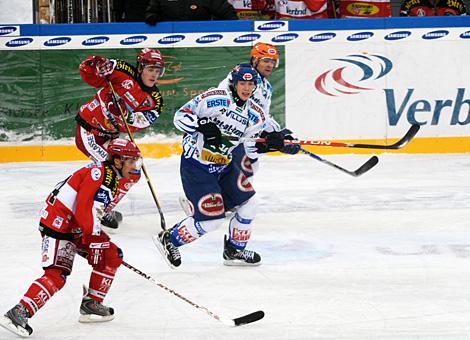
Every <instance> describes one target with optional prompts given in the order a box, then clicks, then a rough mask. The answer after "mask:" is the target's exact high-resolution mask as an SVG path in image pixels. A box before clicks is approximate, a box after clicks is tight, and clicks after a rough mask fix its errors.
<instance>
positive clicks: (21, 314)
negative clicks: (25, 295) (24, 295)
mask: <svg viewBox="0 0 470 340" xmlns="http://www.w3.org/2000/svg"><path fill="white" fill-rule="evenodd" d="M28 318H29V312H28V310H27V309H26V307H25V306H23V305H22V304H21V303H19V304H17V305H16V306H15V307H13V308H12V309H10V310H9V311H8V312H6V314H5V315H4V316H2V317H1V318H0V326H2V327H3V328H5V329H7V330H9V331H10V332H12V333H15V334H16V335H19V336H21V337H23V338H27V337H29V336H30V335H31V333H33V329H32V328H31V327H30V326H29V325H28Z"/></svg>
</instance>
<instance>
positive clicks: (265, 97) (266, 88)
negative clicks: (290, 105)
mask: <svg viewBox="0 0 470 340" xmlns="http://www.w3.org/2000/svg"><path fill="white" fill-rule="evenodd" d="M230 77H231V76H230V73H229V74H228V75H227V77H225V79H224V80H222V81H221V82H220V83H219V86H218V87H219V88H222V89H228V88H229V80H230ZM256 84H257V85H256V89H255V91H254V92H253V94H252V95H251V99H252V100H253V101H254V102H255V103H256V104H258V105H259V106H261V108H262V109H263V111H264V113H265V114H266V128H265V131H266V132H273V131H280V130H281V126H280V125H279V123H278V122H276V120H275V119H274V117H273V116H271V114H270V113H269V112H270V108H271V97H272V96H273V88H272V86H271V83H270V82H269V81H268V79H266V78H264V77H261V75H260V74H259V73H258V76H257V77H256Z"/></svg>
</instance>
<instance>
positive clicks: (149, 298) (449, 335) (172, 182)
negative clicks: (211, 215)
mask: <svg viewBox="0 0 470 340" xmlns="http://www.w3.org/2000/svg"><path fill="white" fill-rule="evenodd" d="M325 158H327V159H329V160H331V161H334V162H337V163H338V164H341V165H342V166H345V167H348V168H351V169H353V168H356V167H357V166H359V165H360V164H361V163H362V162H364V161H365V160H366V159H367V158H368V156H366V155H342V156H340V155H338V156H325ZM379 159H380V162H379V164H378V165H377V166H376V168H374V169H372V170H371V171H370V172H369V173H366V174H365V175H363V176H362V177H359V178H353V177H350V176H348V175H346V174H343V173H342V172H339V171H337V170H335V169H332V168H330V167H327V166H325V165H324V164H322V163H320V162H318V161H316V160H314V159H311V158H309V157H307V156H304V155H297V156H283V157H265V158H263V160H262V164H261V169H260V171H259V173H258V175H257V178H256V180H255V188H256V189H257V191H258V197H259V199H260V209H259V215H258V218H257V219H256V221H255V222H256V223H255V227H254V231H253V233H252V239H251V241H250V243H249V248H250V249H254V250H256V251H258V252H259V253H260V254H261V256H262V260H263V264H262V265H261V266H260V267H254V268H233V267H225V266H223V265H222V243H223V242H222V240H223V234H224V232H225V231H226V227H224V228H223V229H220V230H218V231H216V232H214V233H212V234H208V235H205V236H204V237H203V238H202V239H200V240H198V241H196V242H195V243H193V244H190V245H187V246H185V247H183V248H180V249H181V252H182V257H183V264H182V266H181V267H180V268H178V269H177V270H171V269H169V268H168V267H167V265H166V264H165V263H164V261H163V260H162V258H161V257H160V255H159V253H157V250H156V248H155V247H154V245H153V243H152V240H151V235H152V234H153V233H155V232H157V231H158V230H159V228H160V227H159V226H160V221H159V218H158V214H157V210H156V208H155V205H154V202H153V200H152V197H151V195H150V192H149V189H148V187H147V184H146V182H145V180H144V179H142V180H141V181H140V182H139V183H138V184H137V185H136V186H135V187H134V188H132V190H131V192H130V193H129V195H128V197H127V198H126V199H125V200H123V201H122V202H121V203H120V206H119V208H120V209H119V210H121V211H122V212H123V213H124V218H125V219H124V222H123V224H122V227H121V228H120V229H118V231H117V232H115V233H114V234H112V239H113V241H114V242H115V243H117V244H118V245H119V246H120V247H121V248H122V249H123V250H124V257H125V260H126V261H127V262H129V263H130V264H132V265H134V266H135V267H137V268H139V269H141V270H142V271H144V272H145V273H147V274H149V275H151V276H153V277H155V278H156V279H157V280H159V281H161V282H163V283H164V284H166V285H168V286H169V287H171V288H173V289H174V290H176V291H178V292H179V293H181V294H182V295H184V296H186V297H188V298H189V299H190V300H192V301H194V302H196V303H198V304H200V305H203V306H205V307H207V308H208V309H210V310H211V311H213V312H215V313H216V314H219V315H221V316H223V317H228V318H235V317H238V316H241V315H243V314H247V313H250V312H254V311H256V310H259V309H261V310H263V311H264V312H265V313H266V316H265V318H264V319H262V320H260V321H258V322H256V323H253V324H250V325H245V326H241V327H237V328H230V327H227V326H224V325H223V324H221V323H219V322H217V321H216V320H214V319H212V318H211V317H209V316H207V315H206V314H205V313H203V312H201V311H200V310H197V309H195V308H194V307H192V306H190V305H189V304H187V303H185V302H183V301H181V300H179V299H178V298H176V297H175V296H173V295H171V294H169V293H167V292H165V291H164V290H162V289H161V288H159V287H158V286H156V285H154V284H152V283H151V282H149V281H147V280H145V279H144V278H142V277H140V276H138V275H136V274H135V273H133V272H132V271H130V270H128V269H127V268H124V267H123V268H121V269H120V270H119V271H118V274H117V276H116V280H115V282H114V285H113V287H112V289H111V291H110V294H109V296H108V298H107V299H106V301H105V302H106V303H107V304H109V305H111V306H113V307H114V308H115V310H116V318H115V320H113V321H111V322H109V323H103V324H79V323H78V322H77V319H78V309H79V304H80V301H81V286H82V284H83V283H87V282H88V275H89V272H90V268H89V267H88V265H87V264H86V262H85V261H84V260H83V259H81V258H76V261H75V266H74V271H73V273H72V275H71V276H70V277H69V279H68V282H67V284H66V286H65V287H64V288H63V289H62V290H61V291H60V292H59V293H57V294H56V295H55V296H54V297H53V299H52V300H51V301H49V303H48V304H47V305H46V306H45V307H44V308H43V309H42V310H40V311H39V312H38V314H36V315H35V316H34V318H32V319H31V320H30V325H31V326H32V327H33V329H34V333H33V335H32V337H33V338H34V339H38V340H39V339H48V340H51V339H61V340H72V339H73V340H78V339H86V340H95V339H113V340H121V339H149V340H150V339H151V340H169V339H175V340H176V339H178V340H181V339H184V340H192V339H201V340H207V339H224V340H245V339H269V340H274V339H296V340H297V339H314V340H320V339H339V340H377V339H384V340H431V339H445V340H451V339H452V340H457V339H459V340H461V339H470V336H469V335H470V154H460V155H393V154H387V155H380V156H379ZM83 164H85V163H82V162H67V163H18V164H0V182H1V189H0V192H1V201H0V220H1V222H0V263H1V267H0V268H1V274H0V312H2V313H3V312H5V311H6V310H8V309H9V308H11V307H12V306H13V305H15V304H16V303H17V302H18V301H19V299H20V298H21V296H22V294H23V293H24V292H25V291H26V289H27V288H28V287H29V284H30V283H31V282H32V281H33V280H34V279H36V278H37V277H39V276H40V275H41V273H42V270H41V267H40V235H39V232H38V231H37V224H38V212H39V209H40V208H41V206H42V202H43V200H44V199H45V197H46V196H47V194H48V193H49V192H50V191H51V190H52V188H53V186H54V185H55V184H56V183H57V182H58V181H60V180H62V179H64V178H65V177H67V176H68V174H69V173H71V172H72V171H74V170H75V169H77V168H79V167H80V166H82V165H83ZM178 164H179V158H177V157H173V158H170V159H160V160H146V165H147V170H148V171H149V173H150V175H151V179H152V182H153V185H154V187H155V189H156V192H157V195H158V198H159V200H160V203H161V205H162V207H163V210H164V212H165V218H166V220H167V225H168V226H169V227H171V226H172V225H173V224H174V223H175V222H177V221H179V220H180V218H181V217H182V216H183V213H182V211H180V208H179V206H178V196H179V195H180V193H181V192H182V190H181V184H180V180H179V172H178ZM13 338H15V336H14V335H11V334H10V333H8V332H6V331H5V330H4V329H0V339H13Z"/></svg>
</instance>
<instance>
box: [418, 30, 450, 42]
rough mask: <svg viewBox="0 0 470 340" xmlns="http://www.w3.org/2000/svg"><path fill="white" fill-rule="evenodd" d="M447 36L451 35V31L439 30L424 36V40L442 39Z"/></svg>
mask: <svg viewBox="0 0 470 340" xmlns="http://www.w3.org/2000/svg"><path fill="white" fill-rule="evenodd" d="M447 34H449V31H446V30H438V31H432V32H428V33H426V34H423V36H422V38H423V39H426V40H433V39H440V38H442V37H445V36H446V35H447Z"/></svg>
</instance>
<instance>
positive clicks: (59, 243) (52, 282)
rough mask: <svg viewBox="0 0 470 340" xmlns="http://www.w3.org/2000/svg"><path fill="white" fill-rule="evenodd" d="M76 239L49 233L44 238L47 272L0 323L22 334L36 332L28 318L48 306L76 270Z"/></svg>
mask: <svg viewBox="0 0 470 340" xmlns="http://www.w3.org/2000/svg"><path fill="white" fill-rule="evenodd" d="M76 249H77V247H76V245H75V243H74V242H73V241H68V240H58V239H55V238H52V237H49V236H44V237H43V239H42V267H43V269H44V275H43V276H41V277H40V278H38V279H36V280H35V281H34V282H33V283H32V284H31V286H30V287H29V288H28V290H27V292H26V293H25V294H24V296H23V298H22V299H21V300H20V302H19V303H18V304H17V305H16V306H14V307H13V308H12V309H10V310H9V311H8V312H7V313H6V314H5V315H4V316H3V319H2V320H1V322H0V325H2V326H3V327H5V328H6V329H8V330H10V331H12V332H13V333H16V334H18V335H20V336H28V335H29V334H31V333H32V332H33V330H32V328H31V327H30V326H29V325H28V319H29V318H31V317H32V316H33V315H34V314H36V312H37V311H38V310H39V309H41V308H42V307H44V305H45V304H46V302H47V301H49V299H50V298H51V297H52V296H53V295H54V294H55V293H57V292H58V291H59V290H60V289H61V288H62V287H63V286H64V284H65V281H66V279H67V276H68V275H69V274H70V272H71V271H72V266H73V261H74V258H75V254H76Z"/></svg>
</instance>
